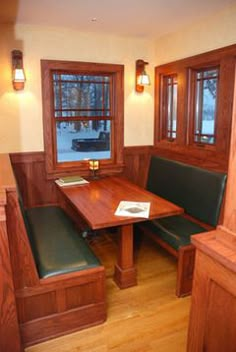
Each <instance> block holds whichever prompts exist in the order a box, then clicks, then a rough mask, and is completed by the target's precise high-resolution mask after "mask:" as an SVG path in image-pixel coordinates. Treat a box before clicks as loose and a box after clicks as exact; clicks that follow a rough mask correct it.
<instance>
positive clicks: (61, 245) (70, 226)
mask: <svg viewBox="0 0 236 352" xmlns="http://www.w3.org/2000/svg"><path fill="white" fill-rule="evenodd" d="M25 212H26V218H27V232H28V236H29V240H30V243H31V246H32V251H33V255H34V259H35V262H36V266H37V269H38V273H39V277H40V278H48V277H51V276H54V275H60V274H66V273H70V272H73V271H79V270H84V269H88V268H93V267H96V266H99V265H101V264H100V262H99V260H98V259H97V258H96V256H95V255H94V254H93V252H92V251H91V249H90V248H89V246H88V245H87V243H86V242H85V241H84V239H82V238H81V237H80V236H79V233H78V231H77V230H76V228H75V225H74V223H73V222H72V221H71V219H70V218H69V217H68V216H67V214H66V213H65V212H64V211H63V210H62V209H61V208H59V207H56V206H47V207H38V208H31V209H27V210H26V211H25Z"/></svg>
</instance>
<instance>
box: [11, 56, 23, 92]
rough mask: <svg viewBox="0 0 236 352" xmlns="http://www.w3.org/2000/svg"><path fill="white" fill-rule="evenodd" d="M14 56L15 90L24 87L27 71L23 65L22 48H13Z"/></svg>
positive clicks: (13, 81) (13, 82) (13, 77)
mask: <svg viewBox="0 0 236 352" xmlns="http://www.w3.org/2000/svg"><path fill="white" fill-rule="evenodd" d="M11 57H12V84H13V88H14V89H15V90H22V89H24V85H25V80H26V79H25V73H24V67H23V54H22V51H20V50H13V51H12V52H11Z"/></svg>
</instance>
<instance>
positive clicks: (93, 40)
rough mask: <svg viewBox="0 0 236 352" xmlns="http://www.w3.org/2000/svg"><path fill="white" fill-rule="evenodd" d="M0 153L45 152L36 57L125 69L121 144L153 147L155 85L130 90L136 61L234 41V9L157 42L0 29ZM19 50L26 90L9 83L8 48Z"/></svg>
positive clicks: (186, 53) (153, 60)
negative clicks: (16, 90)
mask: <svg viewBox="0 0 236 352" xmlns="http://www.w3.org/2000/svg"><path fill="white" fill-rule="evenodd" d="M0 33H1V35H0V72H1V76H0V77H1V78H0V111H1V128H0V152H17V151H22V152H23V151H40V150H43V127H42V103H41V77H40V59H59V60H78V61H91V62H107V63H118V64H124V65H125V145H126V146H129V145H147V144H148V145H149V144H152V143H153V121H154V117H153V115H154V95H153V94H154V86H153V84H152V85H151V86H150V87H147V88H145V92H144V93H143V94H137V93H135V92H134V73H135V71H134V68H135V60H136V59H144V60H147V61H149V63H150V65H149V66H148V72H149V73H150V75H151V79H152V82H154V79H153V68H154V66H157V65H159V64H162V63H165V62H170V61H173V60H176V59H179V58H183V57H187V56H191V55H195V54H198V53H201V52H204V51H209V50H211V49H215V48H219V47H223V46H226V45H230V44H235V43H236V6H232V7H230V8H228V9H227V10H225V11H223V12H221V13H218V14H216V15H214V16H212V17H211V18H208V19H204V20H202V21H201V22H199V23H198V24H195V25H191V26H189V27H188V28H184V29H182V30H180V31H178V32H176V33H174V34H169V35H166V36H164V37H162V38H160V39H158V40H156V41H154V40H153V41H151V40H145V39H137V38H127V37H118V36H112V35H109V34H107V35H105V34H104V35H98V34H94V33H81V32H78V31H73V30H65V29H63V28H49V27H38V26H27V25H17V26H16V27H15V28H14V27H10V26H4V25H2V26H0ZM14 48H15V49H22V50H23V53H24V66H25V71H26V75H27V82H26V86H25V90H24V91H22V92H15V91H14V90H13V88H12V85H11V60H10V53H11V50H12V49H14Z"/></svg>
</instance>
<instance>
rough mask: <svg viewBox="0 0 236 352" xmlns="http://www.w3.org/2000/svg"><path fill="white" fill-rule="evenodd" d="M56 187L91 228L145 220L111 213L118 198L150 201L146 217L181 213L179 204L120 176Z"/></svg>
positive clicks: (153, 217)
mask: <svg viewBox="0 0 236 352" xmlns="http://www.w3.org/2000/svg"><path fill="white" fill-rule="evenodd" d="M60 190H61V192H62V193H63V194H64V195H65V196H66V198H67V199H68V200H69V201H70V202H71V204H72V205H73V206H74V207H75V208H76V209H77V211H78V212H79V213H80V215H81V216H82V217H83V218H84V219H85V221H86V222H87V223H88V224H89V226H90V227H91V228H92V229H93V230H96V229H102V228H106V227H113V226H120V225H127V224H132V223H135V222H140V221H144V220H148V219H144V218H136V217H128V216H116V215H115V214H114V213H115V211H116V209H117V207H118V205H119V203H120V201H122V200H124V201H134V202H150V203H151V206H150V214H149V219H155V218H160V217H165V216H169V215H177V214H181V213H183V209H182V208H180V207H179V206H177V205H175V204H173V203H171V202H168V201H167V200H165V199H163V198H161V197H158V196H156V195H155V194H153V193H151V192H148V191H147V190H145V189H143V188H141V187H139V186H137V185H135V184H133V183H132V182H130V181H128V180H127V179H125V178H123V177H117V176H111V177H104V178H100V179H97V180H92V181H90V183H88V184H84V185H80V186H67V187H60Z"/></svg>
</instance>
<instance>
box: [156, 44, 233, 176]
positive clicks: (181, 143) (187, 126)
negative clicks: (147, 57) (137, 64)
mask: <svg viewBox="0 0 236 352" xmlns="http://www.w3.org/2000/svg"><path fill="white" fill-rule="evenodd" d="M235 58H236V45H232V46H229V47H225V48H221V49H217V50H213V51H211V52H207V53H203V54H199V55H196V56H193V57H189V58H185V59H182V60H178V61H175V62H171V63H167V64H165V65H161V66H158V67H156V68H155V128H154V149H155V150H156V151H157V152H158V153H161V154H162V153H168V154H169V155H172V154H175V155H176V156H178V155H180V158H181V159H183V161H185V162H187V163H188V160H190V163H192V161H193V162H194V159H195V160H199V163H200V162H203V163H204V164H203V165H202V166H203V167H206V168H209V169H212V170H217V171H222V172H225V171H227V166H228V153H229V141H230V135H231V115H232V100H233V87H234V69H235ZM216 65H220V79H219V87H218V93H219V99H218V116H217V119H216V121H217V131H216V144H215V145H214V146H212V145H202V144H198V143H192V137H191V131H192V122H191V119H190V116H191V111H192V109H191V102H192V98H191V97H190V96H188V94H187V92H188V90H189V88H190V80H189V78H190V70H191V69H197V68H201V67H209V66H216ZM174 73H176V74H177V75H178V103H177V104H178V106H177V112H178V113H177V115H178V120H177V138H176V141H174V142H170V141H168V140H167V139H163V138H162V136H161V126H162V121H161V116H160V112H161V104H162V101H161V97H160V89H161V80H162V78H161V77H162V76H163V75H169V74H174ZM174 157H175V156H174Z"/></svg>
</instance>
